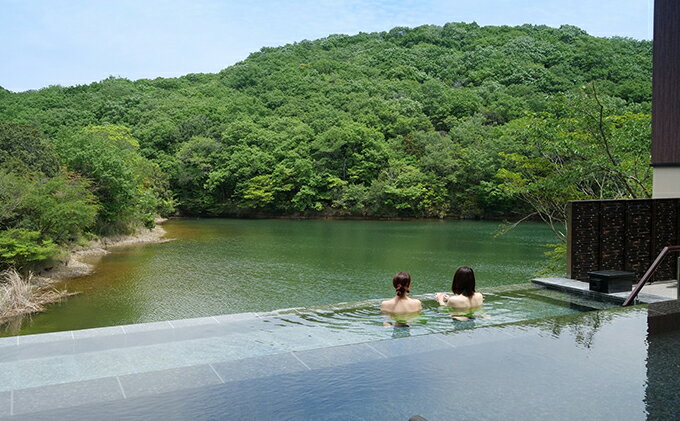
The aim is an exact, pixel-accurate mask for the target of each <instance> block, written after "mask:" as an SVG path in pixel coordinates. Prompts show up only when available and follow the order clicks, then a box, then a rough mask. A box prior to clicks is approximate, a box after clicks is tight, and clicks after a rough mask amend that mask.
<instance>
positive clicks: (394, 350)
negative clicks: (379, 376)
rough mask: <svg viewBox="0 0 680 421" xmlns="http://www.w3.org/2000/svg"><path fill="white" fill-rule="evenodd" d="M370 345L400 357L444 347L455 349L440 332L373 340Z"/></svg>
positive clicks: (387, 353)
mask: <svg viewBox="0 0 680 421" xmlns="http://www.w3.org/2000/svg"><path fill="white" fill-rule="evenodd" d="M369 345H370V346H371V347H372V348H374V349H375V350H377V351H378V352H380V353H381V354H383V355H385V356H386V357H398V356H402V355H409V354H417V353H420V352H430V351H436V350H443V349H450V350H451V351H453V348H454V347H453V345H451V344H450V343H449V342H446V341H444V340H443V339H442V337H441V335H439V334H434V335H421V336H412V337H409V338H400V339H391V340H387V341H378V342H371V343H370V344H369Z"/></svg>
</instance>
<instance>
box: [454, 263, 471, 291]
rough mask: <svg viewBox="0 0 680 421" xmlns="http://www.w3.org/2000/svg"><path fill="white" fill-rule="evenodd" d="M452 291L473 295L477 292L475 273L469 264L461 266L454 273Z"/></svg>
mask: <svg viewBox="0 0 680 421" xmlns="http://www.w3.org/2000/svg"><path fill="white" fill-rule="evenodd" d="M451 291H453V293H454V294H459V295H464V296H466V297H472V296H473V295H474V294H475V273H474V272H473V271H472V268H471V267H469V266H461V267H459V268H458V270H457V271H456V274H455V275H453V282H452V283H451Z"/></svg>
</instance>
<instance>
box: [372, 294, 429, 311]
mask: <svg viewBox="0 0 680 421" xmlns="http://www.w3.org/2000/svg"><path fill="white" fill-rule="evenodd" d="M422 309H423V305H422V303H421V302H420V300H416V299H415V298H410V297H403V298H402V297H394V298H392V299H390V300H386V301H383V302H382V303H380V310H381V311H382V312H383V313H392V314H408V313H417V312H419V311H420V310H422Z"/></svg>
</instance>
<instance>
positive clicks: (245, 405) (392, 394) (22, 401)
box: [0, 284, 646, 420]
mask: <svg viewBox="0 0 680 421" xmlns="http://www.w3.org/2000/svg"><path fill="white" fill-rule="evenodd" d="M485 293H486V303H485V306H484V309H483V312H482V313H481V314H479V313H478V314H477V315H476V317H475V318H473V319H471V320H468V321H463V322H461V321H458V320H454V319H452V318H451V314H450V313H448V311H446V309H443V308H440V307H439V306H437V305H435V304H434V302H433V300H431V299H429V300H428V298H430V297H428V296H421V298H422V299H423V300H424V303H425V307H424V311H423V313H422V315H421V316H420V317H418V318H417V319H415V320H412V321H410V322H409V323H408V326H404V325H400V326H394V325H393V324H390V322H391V319H390V318H387V317H386V316H384V315H381V314H380V312H379V311H378V300H371V301H364V302H353V303H344V304H336V305H329V306H319V307H302V308H296V309H288V310H279V311H274V312H268V313H241V314H231V315H224V316H214V317H205V318H198V319H184V320H173V321H167V322H155V323H147V324H137V325H125V326H113V327H107V328H99V329H86V330H76V331H66V332H54V333H48V334H41V335H27V336H17V337H13V338H0V416H2V415H3V414H4V415H15V416H17V415H19V416H26V417H28V418H30V419H44V418H57V419H92V418H97V419H157V418H164V419H166V418H167V419H284V420H285V419H352V420H354V419H367V420H382V419H384V420H394V419H408V416H410V415H413V413H416V412H419V413H421V414H422V415H425V416H426V417H428V418H429V419H430V420H434V419H449V418H450V417H449V416H448V413H449V411H454V410H458V411H463V412H461V414H463V415H464V416H463V417H462V418H461V419H468V418H475V419H498V417H499V415H502V414H503V413H504V412H507V413H508V414H509V416H512V417H514V418H516V417H518V414H519V412H518V411H519V409H518V408H512V407H511V405H512V402H513V400H515V399H518V398H519V396H518V395H517V394H518V393H519V392H518V390H517V388H525V389H526V390H527V393H528V395H527V397H525V398H526V399H528V400H529V401H528V402H522V403H518V405H520V404H521V405H523V406H525V407H526V408H528V409H527V410H529V409H531V410H532V411H535V405H536V402H535V400H541V399H546V397H545V396H543V395H542V394H543V393H547V392H548V391H552V392H553V393H556V392H557V389H555V388H556V387H565V388H567V392H565V393H567V395H565V396H567V397H569V399H573V398H574V397H578V396H581V395H584V393H585V391H584V390H582V389H584V388H586V389H587V388H588V387H590V386H589V385H590V384H591V383H593V384H595V385H596V386H598V387H602V386H603V384H604V383H606V381H608V379H613V380H615V381H617V382H619V381H620V380H622V379H623V380H625V381H624V382H622V383H617V385H615V386H612V387H608V388H602V389H598V390H604V392H600V394H604V396H605V397H607V399H615V400H614V402H616V405H621V402H622V398H621V396H619V392H617V391H618V390H619V389H622V390H623V391H622V392H621V394H622V396H626V399H629V398H630V400H627V401H626V405H628V406H626V405H623V406H622V408H628V409H627V411H628V412H627V413H630V411H629V410H630V409H631V407H630V403H631V402H637V406H635V408H636V409H635V411H637V412H632V413H633V414H644V405H642V409H640V407H639V406H640V405H641V404H640V402H641V400H640V399H639V398H634V396H637V395H635V393H637V392H636V391H639V390H638V389H639V388H635V387H633V385H636V384H638V380H639V376H640V375H641V374H640V372H641V371H640V370H641V367H642V371H644V351H645V350H646V343H645V335H644V325H645V320H644V317H643V315H644V314H646V308H645V307H635V308H633V309H629V310H622V309H620V308H614V309H607V308H609V307H611V305H610V304H607V303H604V302H599V301H590V300H585V299H583V298H579V297H574V296H571V295H568V294H564V293H559V292H554V291H549V290H545V289H542V288H536V287H530V286H529V285H526V284H525V285H519V286H512V287H510V286H507V287H497V288H495V289H493V290H487V291H486V292H485ZM602 309H605V310H602ZM482 316H484V317H482ZM640 335H642V336H640ZM571 365H573V366H574V367H570V366H571ZM618 365H621V366H622V367H623V368H622V370H618V369H614V368H615V367H617V366H618ZM631 365H632V367H633V368H634V369H631V367H629V366H631ZM584 367H589V368H587V369H586V368H584ZM621 376H622V378H620V377H621ZM631 376H632V377H631ZM635 376H637V377H635ZM532 379H533V380H532ZM633 380H635V381H633ZM551 382H553V383H551ZM577 384H578V385H577ZM584 385H588V386H587V387H586V386H584ZM643 386H644V382H642V386H640V387H641V388H642V389H641V390H644V387H643ZM624 392H625V393H624ZM532 394H533V395H535V396H532ZM610 394H612V395H613V397H609V395H610ZM631 394H632V395H631ZM584 396H585V395H584ZM631 396H633V397H631ZM486 399H491V400H492V401H494V403H495V404H496V405H497V406H498V407H497V408H492V407H489V405H488V404H484V402H485V400H486ZM550 399H552V400H554V397H552V396H551V397H550ZM550 399H549V400H550ZM636 399H637V400H636ZM460 402H472V403H474V405H473V406H474V407H476V408H480V409H479V410H480V411H481V410H482V409H483V413H482V415H479V414H477V415H479V416H476V415H475V414H474V413H473V412H470V411H472V406H470V407H468V406H465V405H464V407H465V408H463V409H460V408H458V409H456V408H457V406H458V405H459V404H460ZM485 405H486V406H485ZM559 408H560V409H561V407H559ZM577 408H580V407H579V406H577ZM511 409H512V410H511ZM595 409H597V410H599V408H595ZM497 411H500V412H497ZM622 411H623V410H622ZM411 412H413V413H411ZM548 412H550V411H548V410H545V411H543V412H540V413H539V412H533V413H526V414H524V416H523V418H525V419H531V418H540V417H538V414H542V415H541V416H543V415H545V414H546V413H548ZM573 413H574V408H572V411H571V412H569V411H567V414H570V415H569V416H572V415H573ZM592 414H595V415H597V414H598V412H597V411H596V410H593V411H591V412H588V416H586V418H589V417H590V415H592ZM602 414H604V412H602ZM640 416H643V415H640ZM636 417H637V415H636ZM459 418H460V417H459ZM557 418H558V419H560V417H557ZM564 418H565V419H566V418H568V417H567V416H565V417H564Z"/></svg>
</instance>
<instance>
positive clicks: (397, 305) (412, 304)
mask: <svg viewBox="0 0 680 421" xmlns="http://www.w3.org/2000/svg"><path fill="white" fill-rule="evenodd" d="M392 285H393V286H394V289H395V290H396V291H397V295H396V296H395V297H394V298H392V299H391V300H386V301H383V302H382V303H381V304H380V310H382V312H383V313H390V314H408V313H418V312H419V311H420V310H422V308H423V305H422V304H421V302H420V300H416V299H414V298H410V297H408V296H407V295H406V294H407V293H408V292H410V291H411V275H409V274H408V272H399V273H397V274H396V275H394V278H392Z"/></svg>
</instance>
